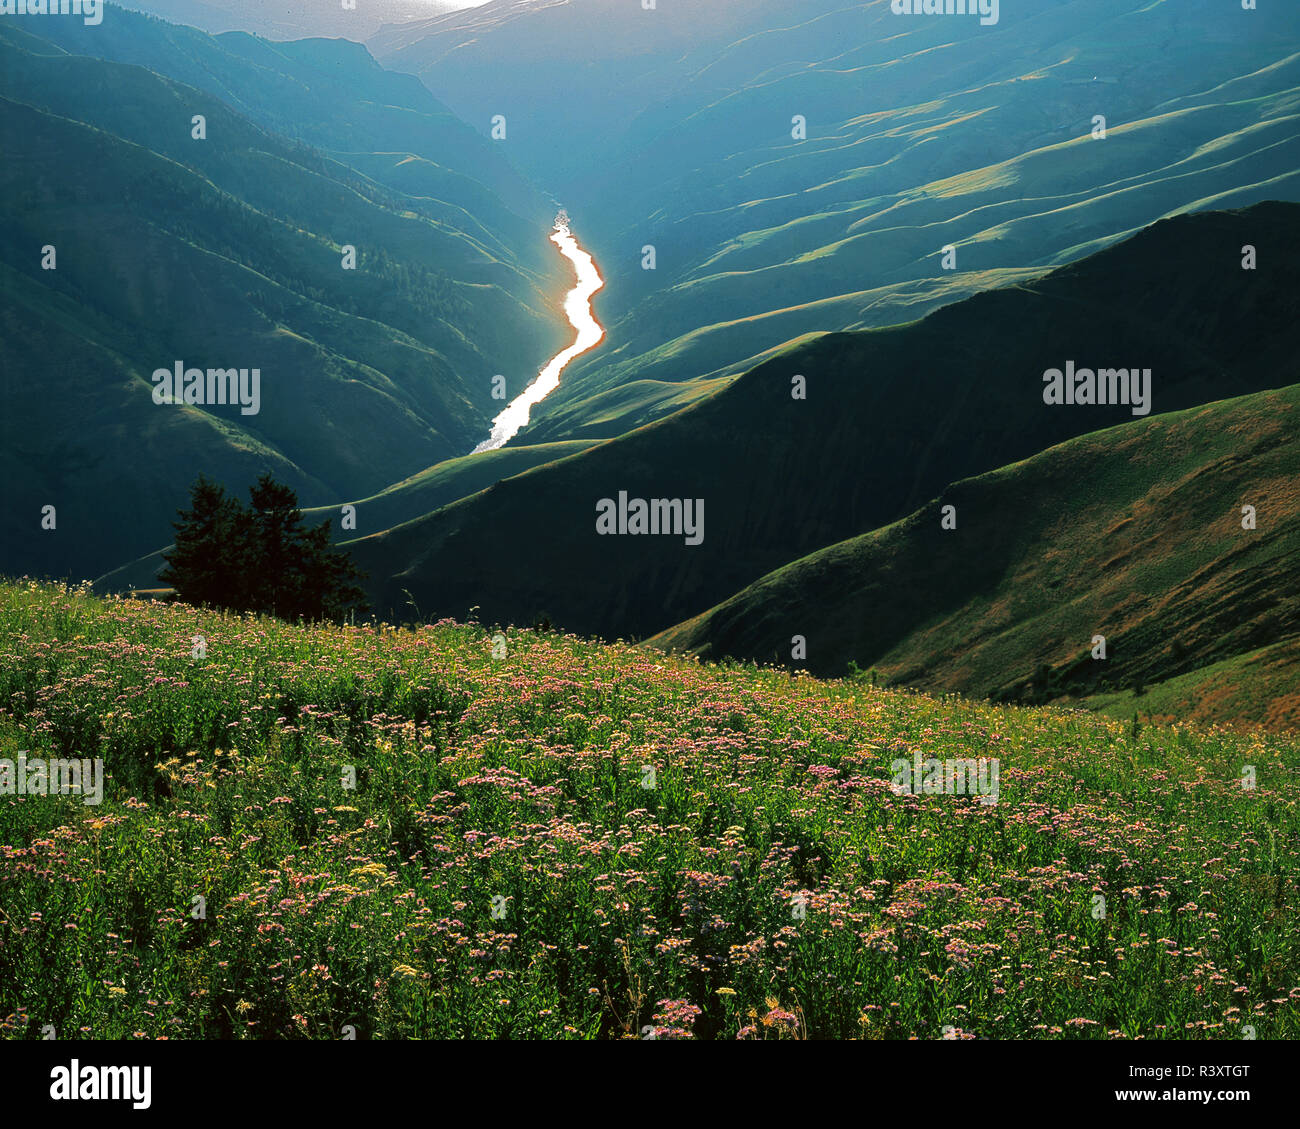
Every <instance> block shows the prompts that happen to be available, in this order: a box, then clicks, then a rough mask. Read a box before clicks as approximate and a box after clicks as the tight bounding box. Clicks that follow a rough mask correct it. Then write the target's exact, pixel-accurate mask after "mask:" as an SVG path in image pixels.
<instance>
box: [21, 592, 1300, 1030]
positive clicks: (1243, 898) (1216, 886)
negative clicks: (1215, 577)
mask: <svg viewBox="0 0 1300 1129" xmlns="http://www.w3.org/2000/svg"><path fill="white" fill-rule="evenodd" d="M495 634H496V631H495V629H493V628H490V627H487V626H484V625H480V624H474V623H471V624H457V623H452V622H441V623H438V624H434V625H429V626H423V627H420V628H418V629H416V630H398V629H393V628H374V627H364V628H362V627H357V628H337V627H315V628H310V627H302V626H292V625H287V624H282V623H277V622H273V621H267V620H253V619H238V618H232V617H226V616H222V615H218V614H215V613H211V612H205V611H200V610H196V609H193V608H189V607H186V606H183V605H163V604H149V603H141V602H136V601H117V600H110V601H103V600H98V599H95V598H93V597H91V596H89V595H88V594H87V593H86V592H85V591H84V590H68V589H63V588H59V587H51V586H42V585H36V584H32V583H27V582H20V583H16V584H6V585H4V586H3V587H0V703H2V706H0V756H4V757H11V758H12V757H14V756H16V754H17V752H18V750H28V751H29V753H30V755H32V756H36V755H44V756H54V755H72V754H74V753H75V754H79V755H81V756H87V757H94V756H98V757H102V758H103V760H104V762H105V765H106V769H107V772H108V775H109V782H108V785H107V788H106V793H105V797H104V802H103V804H102V805H100V806H98V807H95V806H87V805H84V804H82V803H81V801H80V799H79V798H77V797H39V796H22V797H17V796H3V797H0V842H2V843H3V844H4V846H3V847H0V938H3V942H2V943H0V1021H3V1030H4V1032H5V1033H6V1035H7V1036H8V1037H12V1038H37V1037H39V1035H40V1031H41V1029H42V1027H43V1026H45V1025H47V1024H51V1025H53V1026H54V1027H55V1029H56V1031H57V1032H58V1034H59V1036H60V1037H63V1038H68V1037H77V1036H78V1035H81V1036H85V1037H94V1038H120V1037H123V1038H124V1037H132V1036H134V1037H143V1038H155V1037H161V1036H168V1037H171V1038H213V1037H232V1038H338V1037H340V1035H341V1033H342V1032H343V1029H344V1027H346V1026H352V1027H354V1028H355V1029H356V1032H357V1035H358V1037H360V1038H408V1037H485V1038H491V1037H510V1038H566V1037H568V1038H604V1037H646V1036H647V1035H648V1034H654V1035H655V1036H656V1037H659V1038H669V1037H683V1036H686V1035H690V1034H693V1035H695V1036H697V1037H704V1038H726V1039H733V1038H736V1037H738V1036H741V1037H746V1038H749V1037H752V1038H779V1037H865V1038H874V1039H886V1038H907V1037H911V1036H917V1037H920V1038H939V1037H942V1035H943V1034H944V1029H945V1028H952V1031H950V1032H948V1033H949V1034H950V1035H952V1036H954V1037H962V1036H964V1035H966V1034H970V1035H976V1036H989V1037H1022V1038H1036V1037H1061V1038H1085V1037H1091V1038H1106V1037H1110V1038H1135V1039H1136V1038H1145V1039H1154V1038H1198V1039H1200V1038H1211V1039H1235V1038H1240V1037H1243V1034H1245V1032H1244V1027H1246V1026H1249V1027H1252V1028H1254V1030H1255V1033H1256V1035H1257V1036H1258V1037H1259V1038H1295V1037H1296V1036H1297V1035H1298V1034H1300V1011H1298V1010H1297V1001H1298V1000H1300V985H1298V983H1297V971H1298V969H1300V919H1298V918H1297V914H1296V911H1295V909H1294V908H1293V907H1294V905H1295V904H1296V893H1297V890H1296V884H1297V883H1296V876H1297V859H1298V854H1300V816H1298V814H1297V800H1298V799H1300V776H1298V770H1300V743H1298V742H1297V741H1296V740H1295V739H1294V738H1281V737H1274V736H1267V735H1258V734H1248V735H1242V734H1237V733H1233V732H1229V731H1226V730H1222V729H1206V730H1200V729H1194V728H1192V727H1189V726H1175V727H1171V728H1157V727H1145V728H1142V729H1140V731H1139V732H1137V733H1134V731H1133V729H1132V727H1130V726H1127V725H1124V724H1120V723H1117V722H1113V721H1109V720H1106V719H1103V718H1099V717H1096V716H1092V715H1088V714H1085V713H1081V712H1079V711H1073V712H1067V711H1062V710H1055V709H1041V710H1030V709H1019V708H1009V707H995V706H990V705H985V704H978V703H972V702H968V701H963V700H961V699H957V698H951V697H949V698H931V697H925V696H922V695H916V694H909V693H901V692H888V691H876V690H872V689H870V688H868V687H864V686H861V685H857V684H854V683H848V682H835V681H833V682H820V681H817V680H815V679H812V678H810V677H807V676H800V677H794V678H792V677H790V676H789V675H787V674H786V673H784V672H780V671H776V670H772V669H760V668H755V667H752V666H734V665H733V666H723V667H718V666H705V665H700V664H697V663H694V662H690V661H684V660H676V659H670V658H664V657H663V656H661V655H658V654H655V653H654V652H651V651H648V650H643V649H639V648H635V647H630V646H626V645H617V646H605V645H598V644H593V643H588V642H584V641H582V640H579V639H577V638H574V637H571V636H560V635H538V634H534V633H531V632H518V631H514V630H510V631H508V632H502V634H503V635H504V636H505V638H504V643H505V655H504V657H500V658H494V657H493V639H492V637H493V635H495ZM196 635H199V636H202V637H203V639H204V641H205V645H206V653H205V657H203V658H201V659H195V658H193V657H192V654H193V637H194V636H196ZM913 751H920V752H921V753H922V754H924V755H934V756H938V757H948V756H962V757H996V758H997V759H998V761H999V763H1000V783H1001V789H1000V795H999V800H998V802H997V803H996V804H992V805H983V804H980V803H978V802H976V801H975V800H973V799H971V798H968V797H961V796H943V795H939V796H899V795H894V794H893V792H892V791H891V789H890V787H889V779H890V762H891V761H892V760H893V759H894V758H895V757H899V756H903V757H910V756H911V755H912V752H913ZM645 765H651V766H653V767H654V770H655V778H654V780H653V781H652V783H653V787H645V786H644V785H645V783H646V782H647V780H648V777H647V774H646V772H645V769H644V768H643V766H645ZM345 766H353V768H354V769H355V775H356V787H355V789H347V788H345V787H344V785H343V782H344V779H345ZM1245 766H1253V767H1254V770H1255V774H1256V786H1255V788H1254V789H1253V790H1246V789H1244V788H1243V787H1242V785H1241V780H1242V777H1243V769H1244V768H1245ZM196 895H200V896H202V897H203V898H204V899H205V900H206V914H205V916H203V917H202V918H199V917H196V916H195V915H194V914H195V910H194V906H195V903H194V901H193V899H194V897H195V896H196ZM1096 895H1101V896H1103V897H1104V898H1105V903H1106V912H1105V913H1104V914H1098V913H1097V912H1096V910H1095V908H1094V907H1095V906H1096V905H1097V904H1099V903H1096V902H1095V896H1096ZM797 899H802V901H800V900H797ZM800 905H803V907H804V909H803V910H802V912H801V911H800V909H799V906H800ZM494 907H496V909H495V911H494ZM494 912H497V913H499V914H500V916H494ZM4 1017H7V1018H4Z"/></svg>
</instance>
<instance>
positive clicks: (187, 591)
mask: <svg viewBox="0 0 1300 1129" xmlns="http://www.w3.org/2000/svg"><path fill="white" fill-rule="evenodd" d="M249 495H250V500H251V502H252V508H251V509H245V508H244V507H243V506H241V505H240V504H239V502H238V501H236V500H235V499H234V498H232V497H230V496H229V495H227V494H226V492H225V490H223V489H222V488H221V487H220V486H218V485H217V484H215V483H213V482H211V481H209V480H208V479H207V478H205V477H203V476H200V477H199V480H198V481H197V482H196V483H195V484H194V485H193V487H191V490H190V499H191V504H190V509H188V510H182V511H181V514H180V520H179V521H178V522H176V523H175V526H176V546H175V548H174V549H173V550H172V551H171V553H169V554H168V555H167V558H166V559H167V568H166V569H165V570H164V571H163V572H162V573H161V574H160V576H161V578H162V580H163V581H164V582H165V583H167V584H170V585H171V586H172V587H173V588H175V589H176V594H177V595H178V596H179V597H180V599H182V600H184V601H186V602H187V603H193V604H206V605H208V606H210V607H222V608H228V609H230V610H232V611H239V612H244V611H251V612H261V613H264V614H267V615H274V616H278V617H280V618H282V619H308V620H322V619H340V618H342V617H343V616H345V615H347V613H348V612H349V611H353V610H357V611H360V610H364V609H365V606H366V604H365V594H364V593H363V592H362V590H361V588H360V586H359V584H358V583H357V582H358V581H359V580H360V579H361V573H360V572H358V571H357V569H356V567H355V566H354V565H353V564H352V561H351V560H350V559H349V557H348V556H347V554H346V553H345V552H342V551H340V550H337V549H335V548H333V546H332V545H331V544H330V527H329V522H328V521H326V522H322V523H321V524H320V525H319V526H316V527H315V528H308V527H307V526H306V524H305V523H304V522H303V518H302V511H301V510H300V509H299V508H298V497H297V495H296V494H295V493H294V492H293V490H291V489H290V488H289V487H288V486H284V485H282V484H281V483H278V482H276V481H275V480H274V479H273V478H272V477H271V476H270V475H263V476H262V477H261V478H260V479H258V481H257V484H256V485H255V486H253V487H251V488H250V490H249Z"/></svg>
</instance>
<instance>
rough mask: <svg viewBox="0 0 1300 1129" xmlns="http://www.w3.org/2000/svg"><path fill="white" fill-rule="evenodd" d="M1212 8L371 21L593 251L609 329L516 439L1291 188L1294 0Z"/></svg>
mask: <svg viewBox="0 0 1300 1129" xmlns="http://www.w3.org/2000/svg"><path fill="white" fill-rule="evenodd" d="M1228 8H1230V9H1231V10H1228V9H1225V6H1224V3H1223V0H1178V2H1177V3H1174V2H1167V3H1150V2H1149V0H1017V2H1016V3H1014V4H1010V3H1007V4H1003V5H1002V6H1001V11H1000V18H999V21H998V23H997V25H996V26H992V27H981V26H980V25H979V23H978V21H977V20H975V19H970V18H965V17H962V18H957V17H945V18H941V19H936V18H915V17H903V16H896V15H894V14H893V13H892V12H891V10H890V4H889V2H888V0H871V2H869V3H865V4H847V3H844V2H842V0H801V2H800V3H799V4H796V5H790V4H784V3H770V2H767V0H764V2H762V3H752V2H751V3H745V4H729V5H718V6H708V5H696V6H691V7H690V8H689V10H686V9H684V8H683V7H682V6H681V5H675V6H674V7H673V10H672V12H671V14H670V15H667V16H664V15H662V14H660V13H656V12H645V11H641V10H639V9H638V7H637V6H636V5H635V4H630V5H629V4H626V3H624V2H623V0H572V2H571V3H566V4H537V5H525V4H492V5H487V6H485V7H484V8H480V9H473V10H468V11H465V12H461V13H457V14H454V15H451V16H447V17H444V18H441V19H438V20H434V21H430V22H428V23H426V24H416V25H412V26H409V27H393V28H388V29H385V31H384V32H383V33H381V34H380V35H378V36H376V37H375V38H374V39H373V40H372V41H371V47H372V49H373V50H374V51H375V52H376V54H377V55H378V57H379V58H380V59H381V60H382V61H384V62H386V63H387V64H389V65H392V66H395V67H397V68H399V69H404V70H411V71H413V72H415V73H417V74H419V75H420V76H421V77H422V78H423V79H424V81H425V82H426V83H427V84H428V85H429V87H430V88H431V89H432V90H433V91H434V93H435V94H437V95H439V96H440V97H443V98H445V99H446V100H447V101H448V103H449V104H450V105H451V106H452V107H453V108H454V109H455V110H457V112H458V113H460V114H461V115H462V116H463V117H464V118H465V119H466V120H467V121H469V122H471V123H473V124H475V125H477V126H478V128H479V129H480V130H482V131H483V132H484V133H486V132H487V130H488V129H489V125H490V121H491V119H492V115H495V114H502V115H504V116H505V117H506V118H507V120H508V122H509V127H510V128H509V135H508V138H507V139H506V140H505V141H504V142H502V143H501V148H502V149H504V150H507V151H508V152H509V153H510V154H511V155H512V157H513V158H514V159H515V160H516V161H517V162H518V163H519V164H520V166H521V167H522V168H524V169H526V170H528V171H529V172H530V173H531V174H532V175H534V176H535V177H536V178H537V179H538V180H539V181H540V182H542V183H545V184H547V185H548V186H551V187H553V189H554V190H555V191H556V192H557V193H558V194H559V195H560V196H561V198H562V199H563V200H564V203H565V204H566V205H567V206H569V208H570V210H571V212H572V214H573V215H574V217H575V218H576V219H577V220H578V221H579V222H580V224H581V227H582V232H583V238H584V241H585V244H586V245H587V246H588V247H589V248H590V249H591V250H592V251H593V253H594V254H595V256H596V259H597V261H598V262H599V263H600V264H601V267H602V269H603V270H604V271H605V272H606V275H607V278H608V280H609V285H608V286H607V287H606V288H605V290H604V291H602V293H601V294H600V295H599V296H598V299H597V308H598V310H599V311H600V314H601V317H602V321H603V322H604V323H605V324H606V325H607V327H608V330H609V333H608V338H607V340H606V342H605V344H604V346H603V347H602V348H601V349H600V350H599V351H596V352H593V353H592V354H590V355H589V356H587V357H584V358H581V359H580V360H579V361H578V362H576V363H575V364H574V365H573V366H572V368H571V369H570V371H569V372H568V373H567V374H566V378H565V381H564V383H563V385H562V386H561V388H560V389H559V390H558V392H557V393H556V394H554V395H553V396H552V397H550V398H549V399H548V400H547V402H546V403H545V404H544V405H542V407H541V409H540V410H539V411H538V412H536V413H535V419H534V422H533V425H532V427H531V428H530V429H529V430H527V431H525V432H524V433H523V434H522V435H521V436H520V439H519V440H517V441H522V442H527V441H529V440H530V439H532V438H536V439H539V440H541V439H547V440H553V439H562V438H571V437H577V436H582V435H598V436H602V437H608V436H612V435H617V434H621V433H623V432H626V431H627V430H629V429H630V428H632V427H634V426H637V425H638V424H642V423H646V422H650V421H652V420H654V419H656V418H659V417H660V416H661V415H663V414H664V412H665V410H666V409H667V408H668V407H669V406H670V405H671V404H673V403H679V402H680V397H681V396H682V395H683V394H685V395H692V394H695V393H693V392H691V391H685V392H684V391H683V390H682V389H678V388H674V387H673V385H681V384H683V383H685V384H686V385H688V386H689V384H690V382H693V381H695V380H696V379H697V378H698V377H700V376H701V375H702V374H706V373H718V372H722V371H725V372H728V373H732V374H734V373H735V372H738V371H741V370H742V369H743V368H746V367H752V366H750V365H746V364H745V362H746V361H747V360H749V359H751V358H753V357H755V356H756V355H758V354H760V353H762V352H764V351H765V350H767V349H771V348H775V347H778V346H780V345H781V344H783V343H784V342H787V341H789V340H791V339H793V338H797V337H799V336H801V335H803V334H806V333H809V332H817V331H827V330H849V329H857V328H870V327H874V326H882V325H890V324H894V323H897V322H900V321H906V320H912V319H913V318H916V317H919V316H921V315H923V314H925V313H928V312H929V311H930V310H932V309H935V308H937V307H938V306H940V305H942V304H944V303H946V302H951V301H953V300H956V299H960V298H963V297H966V296H968V295H970V294H972V293H976V292H978V291H980V290H983V289H987V288H989V287H990V286H994V285H1002V284H1006V283H1008V282H1010V281H1012V278H1011V275H1012V274H1013V273H1018V274H1020V275H1021V276H1022V277H1024V276H1026V275H1028V274H1032V273H1042V272H1044V271H1046V270H1049V269H1051V268H1052V267H1054V266H1058V265H1060V264H1062V263H1065V262H1069V261H1073V260H1075V259H1077V258H1079V257H1081V256H1083V255H1086V254H1088V253H1089V252H1091V251H1095V250H1097V249H1099V248H1100V247H1103V246H1106V245H1109V244H1110V243H1113V242H1115V241H1117V240H1119V239H1122V238H1124V237H1126V236H1127V235H1129V234H1131V233H1133V232H1134V231H1136V230H1138V229H1140V228H1141V227H1143V226H1146V225H1148V224H1151V223H1153V222H1155V221H1156V220H1158V219H1160V218H1162V217H1165V216H1169V215H1173V214H1177V213H1180V212H1182V211H1185V210H1194V209H1203V208H1209V207H1216V208H1238V207H1244V206H1247V205H1250V204H1253V203H1255V202H1258V201H1260V200H1264V199H1291V200H1296V199H1300V173H1297V169H1300V140H1298V139H1300V129H1298V128H1297V113H1298V111H1300V93H1298V92H1300V54H1297V48H1298V47H1300V37H1298V36H1297V28H1296V20H1295V15H1294V12H1292V11H1290V10H1287V9H1286V8H1284V7H1282V6H1280V5H1260V6H1259V8H1258V10H1256V11H1251V12H1243V11H1242V10H1241V9H1240V6H1239V5H1238V6H1232V5H1229V6H1228ZM512 61H513V62H514V63H516V64H517V65H514V66H511V65H510V63H511V62H512ZM503 62H504V64H505V65H503ZM796 115H797V116H799V117H801V118H802V119H804V121H805V124H806V134H807V135H806V138H803V139H797V138H795V137H793V136H792V130H793V129H794V125H793V119H794V118H795V116H796ZM1096 115H1102V116H1104V118H1105V119H1106V125H1107V133H1106V137H1105V139H1104V140H1094V139H1093V136H1092V134H1093V128H1094V117H1095V116H1096ZM557 131H558V132H559V133H560V134H561V135H562V136H563V139H564V140H563V143H559V144H557V143H555V138H556V136H557ZM646 245H652V246H653V247H654V248H655V249H656V253H657V265H656V269H655V270H653V271H648V270H643V269H642V249H643V247H645V246H646ZM946 246H952V247H954V248H955V249H956V256H957V257H956V264H955V269H952V270H948V269H945V268H944V263H943V262H942V255H943V248H944V247H946ZM633 381H644V382H648V383H645V384H643V385H642V390H643V392H645V393H647V394H648V393H650V392H652V391H653V392H656V393H657V398H656V399H650V398H648V397H643V398H642V401H641V403H639V404H638V405H636V410H635V411H632V410H628V411H624V412H618V413H611V412H610V411H609V410H608V409H609V405H608V403H607V402H606V401H605V400H604V399H603V396H604V395H605V394H606V393H610V392H611V391H613V390H616V389H619V388H621V387H622V386H624V385H626V384H628V383H630V382H633ZM629 407H631V405H629Z"/></svg>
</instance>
